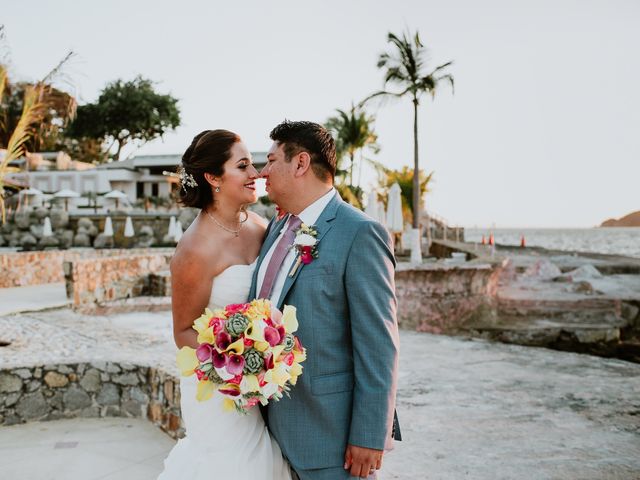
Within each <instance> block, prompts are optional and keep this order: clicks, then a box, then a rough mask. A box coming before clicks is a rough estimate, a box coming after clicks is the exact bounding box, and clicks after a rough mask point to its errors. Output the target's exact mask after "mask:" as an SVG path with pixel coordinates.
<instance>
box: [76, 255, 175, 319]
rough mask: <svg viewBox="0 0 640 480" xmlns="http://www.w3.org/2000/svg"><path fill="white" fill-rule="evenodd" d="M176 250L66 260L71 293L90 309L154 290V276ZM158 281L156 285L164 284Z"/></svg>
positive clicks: (164, 268) (79, 307) (147, 293)
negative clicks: (152, 280)
mask: <svg viewBox="0 0 640 480" xmlns="http://www.w3.org/2000/svg"><path fill="white" fill-rule="evenodd" d="M171 255H172V250H168V251H167V250H161V251H157V252H151V251H148V252H146V253H139V254H137V255H136V254H131V253H130V252H128V253H127V254H125V255H120V256H112V257H104V258H88V259H76V260H73V261H65V262H64V276H65V281H66V286H67V296H68V297H69V298H70V299H71V300H72V302H73V307H74V308H75V309H78V310H88V309H91V308H92V307H95V306H99V305H101V304H104V303H105V302H111V301H114V300H121V299H126V298H133V297H138V296H141V295H149V294H150V285H149V283H150V276H151V275H152V274H155V273H159V272H163V271H166V270H167V269H168V268H169V261H170V259H171ZM157 283H161V282H159V281H154V288H155V289H156V290H157V289H159V288H160V287H159V286H158V285H157Z"/></svg>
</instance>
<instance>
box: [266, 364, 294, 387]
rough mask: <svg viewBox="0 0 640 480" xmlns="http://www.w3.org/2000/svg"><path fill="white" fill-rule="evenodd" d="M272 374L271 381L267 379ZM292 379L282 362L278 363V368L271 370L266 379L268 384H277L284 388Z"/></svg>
mask: <svg viewBox="0 0 640 480" xmlns="http://www.w3.org/2000/svg"><path fill="white" fill-rule="evenodd" d="M269 374H271V379H267V376H268V375H269ZM290 378H291V375H290V374H289V372H287V366H286V365H285V364H284V363H282V362H276V366H275V368H274V369H273V370H269V371H268V372H267V373H266V375H265V376H264V379H265V380H266V381H267V382H275V383H277V384H278V385H280V386H282V385H284V384H285V383H287V380H289V379H290Z"/></svg>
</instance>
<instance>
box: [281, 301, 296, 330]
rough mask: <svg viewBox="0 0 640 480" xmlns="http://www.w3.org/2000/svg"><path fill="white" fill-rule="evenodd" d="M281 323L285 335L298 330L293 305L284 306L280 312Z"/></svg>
mask: <svg viewBox="0 0 640 480" xmlns="http://www.w3.org/2000/svg"><path fill="white" fill-rule="evenodd" d="M282 323H283V324H284V328H285V329H286V331H287V333H293V332H295V331H296V330H298V319H297V318H296V307H294V306H293V305H285V307H284V310H283V311H282Z"/></svg>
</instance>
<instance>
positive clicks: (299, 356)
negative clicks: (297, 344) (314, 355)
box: [293, 350, 307, 363]
mask: <svg viewBox="0 0 640 480" xmlns="http://www.w3.org/2000/svg"><path fill="white" fill-rule="evenodd" d="M306 359H307V351H306V350H302V351H301V352H300V351H294V352H293V361H294V362H298V363H301V362H304V361H305V360H306Z"/></svg>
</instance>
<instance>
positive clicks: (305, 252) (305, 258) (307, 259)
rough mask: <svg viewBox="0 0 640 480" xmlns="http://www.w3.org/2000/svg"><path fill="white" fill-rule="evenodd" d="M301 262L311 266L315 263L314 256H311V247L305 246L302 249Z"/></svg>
mask: <svg viewBox="0 0 640 480" xmlns="http://www.w3.org/2000/svg"><path fill="white" fill-rule="evenodd" d="M300 260H302V263H304V264H305V265H309V264H310V263H311V262H312V261H313V255H312V254H311V247H309V246H307V245H305V246H303V247H302V254H301V255H300Z"/></svg>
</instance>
